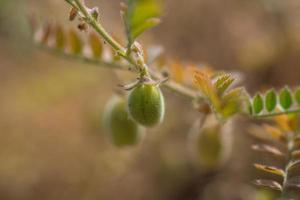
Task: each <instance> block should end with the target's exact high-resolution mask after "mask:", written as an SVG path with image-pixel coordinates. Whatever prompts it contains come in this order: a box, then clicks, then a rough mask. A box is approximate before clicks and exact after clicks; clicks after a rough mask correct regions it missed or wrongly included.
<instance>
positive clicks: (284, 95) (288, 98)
mask: <svg viewBox="0 0 300 200" xmlns="http://www.w3.org/2000/svg"><path fill="white" fill-rule="evenodd" d="M279 102H280V105H281V107H282V108H283V109H285V110H287V109H289V108H290V107H291V106H292V103H293V99H292V94H291V91H290V89H289V88H288V87H285V88H284V89H282V90H281V91H280V94H279Z"/></svg>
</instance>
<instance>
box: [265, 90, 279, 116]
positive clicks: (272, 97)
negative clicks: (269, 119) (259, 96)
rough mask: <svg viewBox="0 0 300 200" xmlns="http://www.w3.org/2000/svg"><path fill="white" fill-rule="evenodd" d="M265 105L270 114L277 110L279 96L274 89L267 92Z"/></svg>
mask: <svg viewBox="0 0 300 200" xmlns="http://www.w3.org/2000/svg"><path fill="white" fill-rule="evenodd" d="M265 104H266V109H267V111H268V112H271V111H273V110H274V109H275V107H276V104H277V95H276V93H275V91H274V90H273V89H272V90H269V91H268V92H267V94H266V96H265Z"/></svg>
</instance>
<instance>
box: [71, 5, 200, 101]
mask: <svg viewBox="0 0 300 200" xmlns="http://www.w3.org/2000/svg"><path fill="white" fill-rule="evenodd" d="M66 2H67V3H69V4H70V5H71V6H73V7H74V6H75V7H76V8H77V9H78V10H79V12H80V13H81V15H82V17H83V19H84V20H85V22H86V23H88V24H89V25H91V27H93V29H94V30H95V31H96V32H97V33H98V34H99V35H100V36H101V37H102V38H103V39H104V41H105V42H107V43H108V44H109V45H110V46H111V47H112V48H113V49H114V50H115V51H116V52H117V53H118V55H120V56H121V57H123V58H124V59H125V60H127V62H128V63H129V64H131V65H133V66H135V68H136V69H140V67H141V66H140V65H139V64H138V63H137V62H136V61H135V60H134V59H133V58H132V56H131V55H130V54H128V53H127V50H126V48H125V47H123V46H122V45H121V44H120V43H118V42H117V41H116V40H114V39H113V38H112V37H111V35H110V34H109V33H108V32H107V31H106V30H105V29H104V27H103V26H102V25H101V23H99V22H98V21H97V20H96V19H94V18H93V17H92V16H91V14H90V13H89V11H88V8H87V7H86V6H85V5H84V3H83V2H82V1H81V0H66ZM77 58H79V57H78V56H77ZM82 58H83V60H85V61H86V60H87V59H86V58H84V57H82ZM92 63H94V64H96V62H95V61H92ZM99 64H108V63H103V62H102V63H99ZM109 66H111V64H109ZM115 68H117V69H126V67H123V66H118V67H115ZM128 68H129V67H127V70H128ZM140 74H141V76H144V75H145V76H148V75H149V76H151V77H152V78H154V79H158V80H159V79H161V75H160V73H158V72H155V71H154V70H150V69H149V68H148V66H147V64H146V63H142V69H140ZM164 86H165V87H166V88H168V89H170V90H172V91H173V92H176V93H178V94H180V95H182V96H185V97H188V98H191V99H194V98H196V97H197V96H199V93H198V92H196V91H194V90H192V89H190V88H187V87H185V86H183V85H182V84H179V83H176V82H174V81H168V82H166V83H165V84H164Z"/></svg>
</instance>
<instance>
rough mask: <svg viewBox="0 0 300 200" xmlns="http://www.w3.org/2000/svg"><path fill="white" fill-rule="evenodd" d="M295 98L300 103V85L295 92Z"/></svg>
mask: <svg viewBox="0 0 300 200" xmlns="http://www.w3.org/2000/svg"><path fill="white" fill-rule="evenodd" d="M295 99H296V101H297V103H298V105H300V87H299V88H297V90H296V92H295Z"/></svg>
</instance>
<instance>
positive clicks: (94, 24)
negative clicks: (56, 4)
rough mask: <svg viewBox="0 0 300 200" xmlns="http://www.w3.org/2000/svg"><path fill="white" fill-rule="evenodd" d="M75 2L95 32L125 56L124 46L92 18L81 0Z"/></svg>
mask: <svg viewBox="0 0 300 200" xmlns="http://www.w3.org/2000/svg"><path fill="white" fill-rule="evenodd" d="M74 2H75V4H76V5H77V7H78V10H80V12H82V14H83V15H84V18H85V21H86V22H87V23H88V24H90V25H91V26H92V27H93V28H94V29H95V31H96V32H97V33H99V34H100V35H101V36H102V37H103V39H104V40H105V41H106V42H107V43H108V44H110V46H112V48H114V49H115V50H116V51H117V52H118V53H120V54H121V55H124V54H125V49H124V48H123V47H122V45H121V44H119V43H118V42H117V41H116V40H114V39H113V38H112V37H111V36H110V35H109V33H108V32H107V31H106V30H105V29H104V27H103V26H102V25H101V24H100V23H98V22H97V21H96V20H95V19H94V18H93V17H92V16H91V14H90V13H89V11H88V10H87V8H86V7H85V5H84V4H83V3H82V2H81V1H80V0H74ZM68 3H69V1H68ZM72 5H73V4H72Z"/></svg>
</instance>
